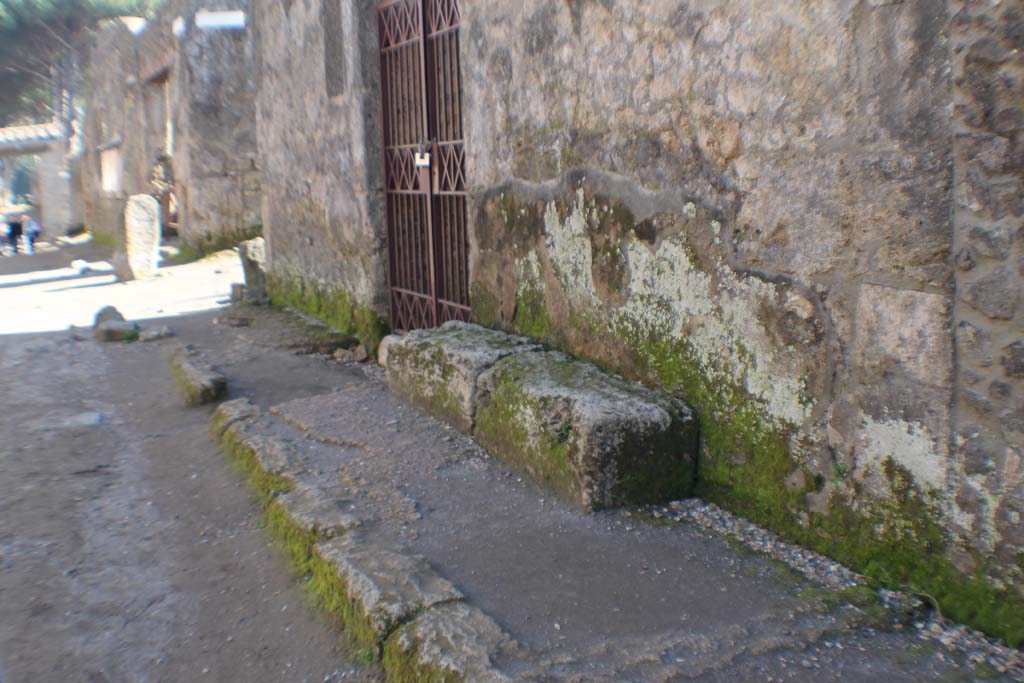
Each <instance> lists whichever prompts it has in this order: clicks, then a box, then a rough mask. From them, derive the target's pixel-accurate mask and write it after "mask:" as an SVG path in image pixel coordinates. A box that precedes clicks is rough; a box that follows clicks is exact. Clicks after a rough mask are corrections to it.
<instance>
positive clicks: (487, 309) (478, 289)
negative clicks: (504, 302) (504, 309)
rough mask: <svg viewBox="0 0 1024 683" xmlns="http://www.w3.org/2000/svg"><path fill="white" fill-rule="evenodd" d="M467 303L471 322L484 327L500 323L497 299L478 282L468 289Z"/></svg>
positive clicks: (495, 325)
mask: <svg viewBox="0 0 1024 683" xmlns="http://www.w3.org/2000/svg"><path fill="white" fill-rule="evenodd" d="M469 302H470V307H471V309H472V317H473V322H475V323H478V324H480V325H484V326H485V327H497V326H498V324H499V323H500V315H499V311H498V299H497V297H495V296H494V295H493V294H491V292H490V291H488V290H487V288H486V287H484V286H483V285H482V284H480V283H479V282H474V283H473V286H472V287H471V288H470V295H469Z"/></svg>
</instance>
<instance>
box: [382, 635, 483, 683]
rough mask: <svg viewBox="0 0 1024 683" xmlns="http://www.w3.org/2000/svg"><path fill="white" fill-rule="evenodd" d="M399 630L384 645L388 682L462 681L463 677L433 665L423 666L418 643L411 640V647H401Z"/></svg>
mask: <svg viewBox="0 0 1024 683" xmlns="http://www.w3.org/2000/svg"><path fill="white" fill-rule="evenodd" d="M404 640H411V639H407V638H403V634H402V632H401V631H399V632H398V633H395V634H394V635H392V636H391V638H389V639H388V641H387V642H386V643H385V645H384V669H385V671H386V672H387V681H388V683H462V682H463V680H464V678H463V677H462V676H461V675H459V674H457V673H455V672H454V671H448V670H446V669H441V668H439V667H435V666H423V665H422V664H420V662H419V656H420V646H419V643H417V642H415V641H412V646H411V647H408V648H406V647H403V641H404Z"/></svg>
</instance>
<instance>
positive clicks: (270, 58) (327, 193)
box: [253, 0, 386, 313]
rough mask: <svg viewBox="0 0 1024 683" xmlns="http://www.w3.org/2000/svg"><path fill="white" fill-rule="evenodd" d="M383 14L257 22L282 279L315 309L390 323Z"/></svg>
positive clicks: (362, 10)
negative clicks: (381, 93) (380, 42)
mask: <svg viewBox="0 0 1024 683" xmlns="http://www.w3.org/2000/svg"><path fill="white" fill-rule="evenodd" d="M323 3H333V5H331V4H326V5H325V4H323ZM373 7H374V2H372V0H359V1H358V2H343V1H341V0H311V1H309V2H290V1H288V0H285V1H284V2H282V1H281V0H255V1H254V2H253V15H254V22H255V25H256V31H257V34H258V38H257V40H258V46H259V60H258V77H259V81H260V98H259V107H258V111H259V114H258V121H259V142H260V162H261V166H262V169H263V201H264V204H263V219H264V225H265V229H266V237H267V247H268V260H269V271H270V274H271V276H272V279H276V281H279V282H281V281H285V282H290V283H292V284H293V285H295V287H293V288H294V289H300V288H301V287H305V290H306V294H305V295H304V296H306V297H307V298H308V297H309V292H310V291H314V292H317V294H316V295H315V296H316V297H321V296H323V297H336V298H338V299H339V300H340V305H341V306H342V307H345V306H349V307H356V308H359V307H364V308H369V309H373V310H376V311H379V312H381V313H384V312H385V311H386V295H385V289H384V277H385V276H384V261H383V251H384V218H383V210H382V207H383V197H382V185H383V182H382V177H383V172H382V169H381V163H382V162H381V151H380V135H381V133H380V124H379V119H380V113H379V108H380V104H379V99H378V95H377V88H378V73H377V56H376V50H377V30H376V19H375V15H374V11H373ZM328 52H329V53H330V54H332V55H334V59H333V60H332V61H329V62H328V61H325V54H326V53H328ZM328 65H330V69H328ZM314 305H315V304H314Z"/></svg>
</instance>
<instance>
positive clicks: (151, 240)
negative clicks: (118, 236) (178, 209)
mask: <svg viewBox="0 0 1024 683" xmlns="http://www.w3.org/2000/svg"><path fill="white" fill-rule="evenodd" d="M124 228H125V250H126V252H127V261H128V268H129V270H131V274H132V276H133V277H136V278H144V277H152V276H153V275H154V274H155V273H156V269H157V263H158V261H159V258H160V203H159V202H157V200H156V199H154V198H153V197H152V196H150V195H148V194H135V195H132V196H131V197H129V198H128V204H127V205H126V206H125V210H124Z"/></svg>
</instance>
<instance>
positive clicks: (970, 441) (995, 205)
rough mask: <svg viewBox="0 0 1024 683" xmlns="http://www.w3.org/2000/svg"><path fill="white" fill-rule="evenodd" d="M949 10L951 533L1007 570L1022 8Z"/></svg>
mask: <svg viewBox="0 0 1024 683" xmlns="http://www.w3.org/2000/svg"><path fill="white" fill-rule="evenodd" d="M951 11H952V13H953V16H952V21H951V36H952V48H953V50H952V55H953V59H952V68H953V78H954V83H955V109H954V117H953V130H954V133H955V138H954V154H955V163H956V176H955V183H956V185H955V192H954V197H955V201H956V205H955V207H954V210H955V219H954V228H955V234H954V250H955V256H956V265H957V273H956V290H957V299H956V302H955V322H956V352H957V361H958V363H957V394H956V405H955V417H956V421H955V424H956V434H955V444H956V449H957V458H956V465H957V471H956V475H957V476H956V481H957V483H958V488H957V489H956V492H955V494H956V497H955V504H956V508H955V513H956V514H955V520H956V522H957V526H956V530H957V532H958V534H959V535H960V537H961V538H962V540H963V543H964V545H965V546H966V547H967V548H968V549H969V550H970V551H972V552H973V553H974V554H977V555H981V556H989V555H993V554H994V555H995V556H996V557H997V558H999V560H1000V562H1001V564H1003V565H1006V566H1012V565H1013V563H1014V562H1015V561H1019V558H1020V552H1021V549H1022V548H1024V524H1022V521H1021V517H1022V515H1024V469H1022V468H1021V459H1022V457H1024V305H1022V301H1021V295H1022V292H1021V282H1022V277H1024V5H1022V4H1021V3H1019V2H1018V3H1014V2H1003V3H995V4H994V5H993V6H990V5H989V4H987V3H986V4H982V3H977V2H965V1H958V2H954V3H951ZM963 563H964V564H965V568H966V569H972V568H973V566H974V564H975V559H974V557H973V556H971V555H965V557H964V558H963Z"/></svg>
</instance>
